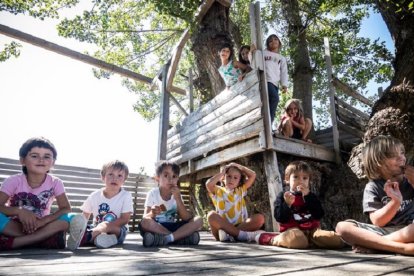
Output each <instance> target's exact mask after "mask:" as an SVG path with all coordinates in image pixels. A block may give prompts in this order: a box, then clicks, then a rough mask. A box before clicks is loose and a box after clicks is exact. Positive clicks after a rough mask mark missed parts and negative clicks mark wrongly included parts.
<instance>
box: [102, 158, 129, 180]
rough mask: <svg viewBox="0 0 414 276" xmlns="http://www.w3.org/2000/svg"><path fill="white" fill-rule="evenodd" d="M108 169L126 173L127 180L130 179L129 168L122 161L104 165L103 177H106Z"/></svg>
mask: <svg viewBox="0 0 414 276" xmlns="http://www.w3.org/2000/svg"><path fill="white" fill-rule="evenodd" d="M108 169H113V170H120V171H124V172H125V179H127V178H128V174H129V169H128V166H127V165H126V164H125V163H124V162H122V161H119V160H114V161H111V162H108V163H106V164H104V165H103V166H102V169H101V176H102V177H104V176H105V174H106V171H107V170H108Z"/></svg>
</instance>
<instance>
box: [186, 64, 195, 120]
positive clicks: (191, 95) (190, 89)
mask: <svg viewBox="0 0 414 276" xmlns="http://www.w3.org/2000/svg"><path fill="white" fill-rule="evenodd" d="M193 86H194V83H193V70H192V69H191V68H190V69H189V70H188V92H187V98H188V102H189V109H190V110H189V111H190V113H192V112H193V111H194V92H193Z"/></svg>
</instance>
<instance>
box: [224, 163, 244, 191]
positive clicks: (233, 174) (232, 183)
mask: <svg viewBox="0 0 414 276" xmlns="http://www.w3.org/2000/svg"><path fill="white" fill-rule="evenodd" d="M225 177H226V179H225V184H226V188H227V189H229V190H232V189H234V188H237V187H238V186H239V184H240V180H241V174H240V172H239V171H238V170H237V169H235V168H229V169H228V170H227V172H226V175H225Z"/></svg>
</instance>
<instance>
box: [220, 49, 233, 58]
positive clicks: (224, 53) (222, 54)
mask: <svg viewBox="0 0 414 276" xmlns="http://www.w3.org/2000/svg"><path fill="white" fill-rule="evenodd" d="M230 53H231V51H230V49H229V48H223V49H221V50H220V52H219V54H220V58H221V60H228V59H229V58H230Z"/></svg>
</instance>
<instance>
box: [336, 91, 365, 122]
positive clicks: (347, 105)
mask: <svg viewBox="0 0 414 276" xmlns="http://www.w3.org/2000/svg"><path fill="white" fill-rule="evenodd" d="M335 101H336V102H338V104H339V105H340V106H342V107H343V108H345V109H348V110H350V112H352V113H354V114H356V115H358V116H359V117H361V118H362V119H363V120H365V121H368V120H369V115H368V114H366V113H364V112H362V111H360V110H358V109H356V108H355V107H353V106H352V105H350V104H348V103H347V102H345V101H343V100H341V99H340V98H338V97H335Z"/></svg>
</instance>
